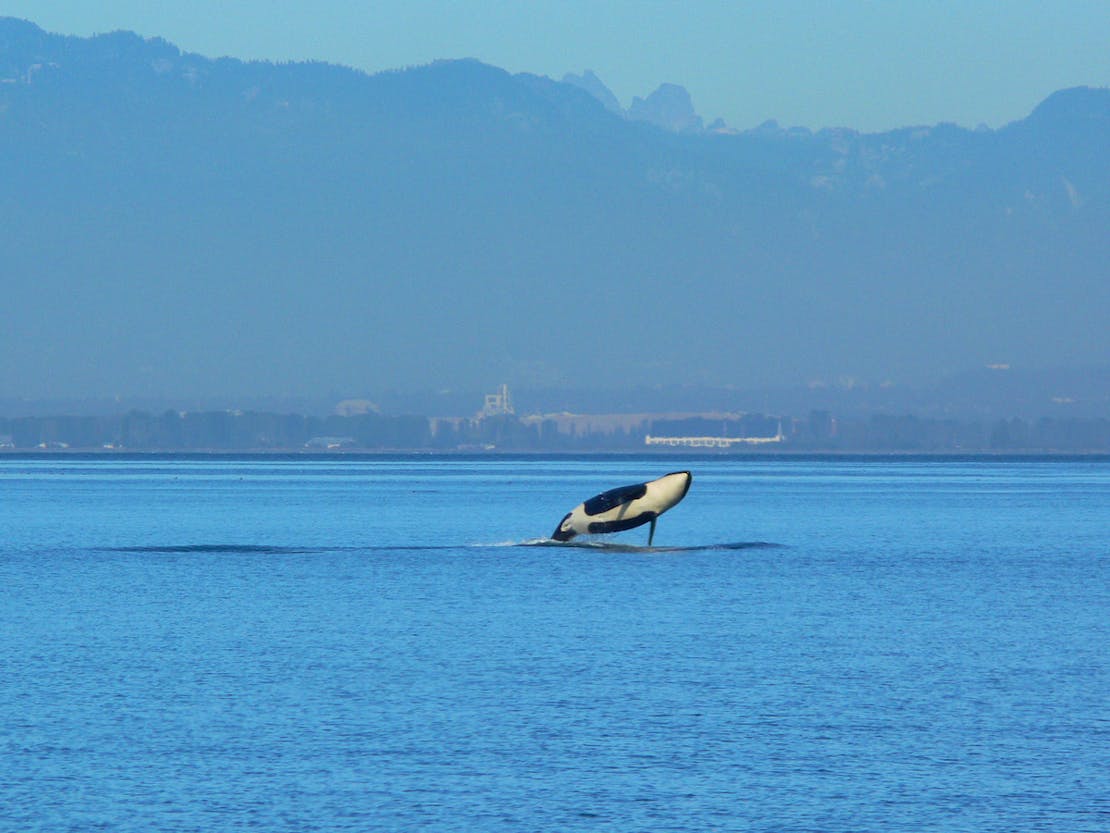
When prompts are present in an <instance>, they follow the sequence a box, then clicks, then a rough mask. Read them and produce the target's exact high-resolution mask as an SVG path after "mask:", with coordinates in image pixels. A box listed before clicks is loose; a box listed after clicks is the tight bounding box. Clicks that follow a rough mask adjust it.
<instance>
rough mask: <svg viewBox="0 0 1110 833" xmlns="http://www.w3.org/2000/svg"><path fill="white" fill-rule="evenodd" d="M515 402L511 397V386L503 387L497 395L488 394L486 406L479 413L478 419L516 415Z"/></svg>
mask: <svg viewBox="0 0 1110 833" xmlns="http://www.w3.org/2000/svg"><path fill="white" fill-rule="evenodd" d="M515 413H516V411H514V410H513V401H512V399H511V398H510V397H509V386H508V385H502V386H501V389H500V390H499V391H498V392H497V393H487V394H486V402H485V405H483V406H482V410H480V411H479V412H478V418H479V419H481V418H482V417H490V416H507V415H512V414H515Z"/></svg>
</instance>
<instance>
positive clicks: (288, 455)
mask: <svg viewBox="0 0 1110 833" xmlns="http://www.w3.org/2000/svg"><path fill="white" fill-rule="evenodd" d="M51 458H58V459H63V458H64V459H73V460H79V459H85V460H103V459H117V460H127V459H132V460H159V459H162V460H187V459H196V460H228V459H244V460H251V459H257V460H266V459H280V458H285V459H291V460H331V461H337V460H384V459H404V460H411V459H414V458H421V459H436V458H442V459H451V460H459V459H475V460H489V459H510V460H511V459H520V460H531V459H551V460H560V459H563V460H579V459H591V460H594V459H596V460H601V459H642V460H667V459H678V458H681V459H685V460H689V459H694V460H722V459H724V460H736V461H784V462H788V461H797V462H823V461H828V462H837V461H848V462H850V461H861V462H868V461H875V462H900V461H906V462H912V461H935V462H961V461H967V462H976V461H983V460H990V461H995V462H1011V461H1012V462H1038V461H1044V462H1067V461H1069V460H1074V461H1076V462H1110V453H1108V452H1106V451H1051V450H1048V451H1044V450H1042V451H967V452H961V453H954V452H950V451H935V452H931V451H849V450H824V451H820V450H806V451H802V450H798V451H785V450H781V449H779V450H775V451H751V450H746V451H719V452H707V451H703V450H685V451H684V450H681V449H667V450H660V451H636V450H611V451H604V450H596V451H589V450H587V451H531V450H524V451H522V450H509V449H505V450H500V449H489V450H482V451H477V450H466V451H453V450H440V449H437V450H427V449H382V450H375V449H357V450H346V449H333V450H330V451H320V450H318V449H311V450H309V449H305V450H298V449H205V450H197V449H188V450H172V449H158V450H142V449H87V448H86V449H68V448H66V449H59V448H50V449H25V448H18V449H0V460H20V459H26V460H35V459H51Z"/></svg>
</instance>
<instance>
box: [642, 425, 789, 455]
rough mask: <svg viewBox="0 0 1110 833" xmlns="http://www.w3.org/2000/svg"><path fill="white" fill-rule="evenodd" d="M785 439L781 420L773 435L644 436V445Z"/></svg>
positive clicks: (718, 445)
mask: <svg viewBox="0 0 1110 833" xmlns="http://www.w3.org/2000/svg"><path fill="white" fill-rule="evenodd" d="M785 439H786V435H785V434H783V433H782V421H781V420H780V421H779V428H778V431H776V432H775V435H774V436H773V437H653V436H651V434H648V435H647V436H646V437H644V445H665V446H673V447H677V446H684V447H686V448H730V447H731V446H734V445H768V444H771V443H781V442H783V441H784V440H785Z"/></svg>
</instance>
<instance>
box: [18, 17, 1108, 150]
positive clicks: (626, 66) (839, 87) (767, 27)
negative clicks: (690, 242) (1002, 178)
mask: <svg viewBox="0 0 1110 833" xmlns="http://www.w3.org/2000/svg"><path fill="white" fill-rule="evenodd" d="M0 15H11V16H15V17H22V18H26V19H28V20H31V21H32V22H34V23H37V24H38V25H39V26H41V27H43V28H44V29H47V30H49V31H52V32H60V33H65V34H75V35H90V34H94V33H99V32H110V31H113V30H116V29H129V30H132V31H135V32H138V33H139V34H141V35H144V36H147V37H152V36H160V37H164V38H165V39H167V40H169V41H171V42H173V43H175V44H176V45H177V46H179V47H181V48H182V49H183V50H186V51H189V52H198V53H200V54H203V55H208V56H211V57H216V56H220V55H230V56H232V57H237V58H263V59H270V60H290V59H293V60H301V59H314V60H322V61H329V62H333V63H341V64H346V65H348V66H353V67H357V68H360V69H364V70H367V71H371V72H374V71H378V70H383V69H392V68H396V67H402V66H408V65H413V64H422V63H427V62H428V61H432V60H435V59H436V58H459V57H474V58H478V59H480V60H482V61H485V62H487V63H490V64H494V65H496V66H499V67H503V68H505V69H508V70H510V71H512V72H535V73H539V74H541V75H548V76H551V77H554V78H561V77H562V76H563V74H564V73H566V72H568V71H574V72H580V71H581V70H583V69H587V68H589V69H593V70H594V71H595V72H597V73H598V75H599V76H600V77H601V78H602V80H603V81H605V83H606V84H608V85H609V87H610V88H611V89H612V90H613V92H614V93H616V95H617V97H618V98H619V99H620V100H621V102H622V103H623V104H624V105H626V106H627V105H628V103H629V102H630V101H631V98H632V96H634V95H640V96H645V95H647V94H648V93H649V92H651V91H652V90H653V89H654V88H655V87H656V86H658V85H659V84H660V83H662V82H664V81H670V82H673V83H677V84H682V85H683V86H685V87H686V88H687V89H688V90H689V91H690V93H691V95H692V96H693V99H694V104H695V107H696V108H697V110H698V112H699V113H700V114H701V115H702V116H704V117H705V118H706V119H707V120H712V119H714V118H716V117H718V116H721V117H723V118H724V119H725V120H726V121H727V122H728V123H729V124H731V125H733V126H734V127H740V128H746V127H752V126H754V125H756V124H759V123H760V122H762V121H765V120H767V119H771V118H773V119H777V120H778V121H779V122H780V123H782V124H784V125H805V126H807V127H815V128H817V127H826V126H849V127H856V128H860V129H863V130H883V129H887V128H891V127H897V126H903V125H908V124H932V123H935V122H940V121H953V122H956V123H958V124H962V125H965V126H969V127H974V126H976V125H978V124H981V123H985V124H987V125H989V126H991V127H997V126H999V125H1002V124H1005V123H1006V122H1009V121H1013V120H1014V119H1018V118H1022V117H1024V116H1025V115H1027V114H1028V112H1029V111H1030V110H1031V109H1032V108H1033V107H1034V106H1035V105H1036V104H1037V103H1038V102H1039V101H1041V100H1042V99H1043V98H1044V97H1045V96H1047V95H1048V94H1049V93H1051V92H1053V91H1055V90H1058V89H1061V88H1063V87H1070V86H1077V85H1090V86H1099V87H1101V86H1108V85H1110V2H1107V0H1094V1H1093V2H1085V1H1084V2H1080V1H1078V0H1054V2H1044V0H1039V2H1037V1H1036V0H1006V1H1005V2H986V1H985V0H964V2H951V1H950V0H932V2H926V0H921V1H920V2H894V1H893V0H888V1H886V2H882V1H881V0H871V1H870V2H867V1H866V0H827V1H826V2H801V0H775V1H774V2H760V3H754V2H741V0H734V2H725V1H724V0H712V1H710V0H703V1H702V2H697V1H696V0H695V1H694V2H686V3H679V2H648V1H647V0H642V1H641V2H633V1H632V0H605V2H585V0H536V2H525V0H516V1H515V2H503V1H502V0H483V2H476V0H459V2H446V0H407V2H390V3H382V2H370V1H369V0H314V1H313V2H291V0H231V1H230V2H228V1H227V0H191V2H189V3H183V2H171V3H167V2H158V0H95V2H90V1H89V0H0Z"/></svg>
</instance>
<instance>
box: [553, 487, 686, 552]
mask: <svg viewBox="0 0 1110 833" xmlns="http://www.w3.org/2000/svg"><path fill="white" fill-rule="evenodd" d="M693 479H694V477H693V475H692V474H690V472H688V471H673V472H671V473H670V474H664V475H663V476H662V477H660V478H659V479H658V480H651V481H649V482H647V483H637V484H635V485H633V486H619V487H617V488H616V489H610V490H609V491H607V492H602V493H601V494H600V495H597V496H595V497H592V498H590V499H589V500H587V501H586V502H585V503H580V504H578V505H577V506H575V507H574V509H572V510H571V511H570V512H568V513H567V515H566V517H565V518H563V520H562V521H560V522H559V526H557V527H556V528H555V531H554V532H553V533H552V534H551V537H552V538H554V539H555V540H556V541H569V540H570V539H571V538H573V537H574V536H575V535H600V534H604V533H607V532H623V531H624V530H626V529H635V528H636V527H638V526H640V525H642V524H646V523H650V524H651V532H649V533H648V546H649V547H650V546H651V542H652V539H653V538H655V519H656V518H658V517H659V516H660V515H662V514H663V513H664V512H666V511H667V510H668V509H670V508H671V507H672V506H674V505H675V504H676V503H678V502H679V501H680V500H682V499H683V498H684V497H686V493H687V492H688V491H690V482H691V481H692V480H693Z"/></svg>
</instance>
